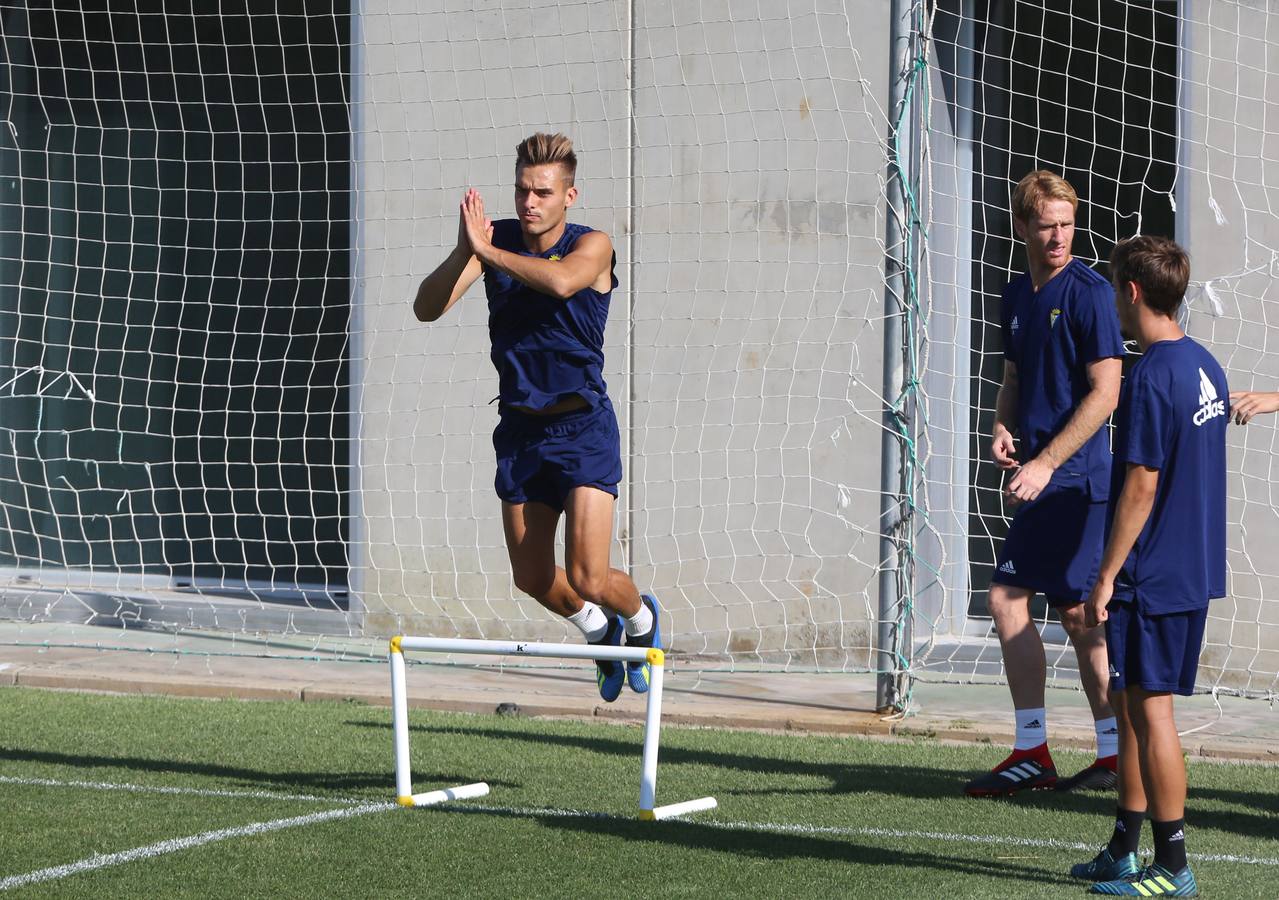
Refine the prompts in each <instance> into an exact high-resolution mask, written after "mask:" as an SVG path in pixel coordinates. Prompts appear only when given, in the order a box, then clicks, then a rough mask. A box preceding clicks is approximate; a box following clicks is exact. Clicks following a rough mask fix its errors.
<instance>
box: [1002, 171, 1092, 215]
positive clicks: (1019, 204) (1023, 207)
mask: <svg viewBox="0 0 1279 900" xmlns="http://www.w3.org/2000/svg"><path fill="white" fill-rule="evenodd" d="M1049 200H1065V201H1066V202H1068V203H1069V204H1070V206H1071V208H1072V209H1076V210H1077V209H1079V195H1078V194H1076V193H1075V189H1074V188H1073V187H1071V186H1070V182H1069V181H1067V180H1066V179H1064V178H1062V177H1061V176H1060V175H1058V174H1057V173H1056V172H1049V171H1048V170H1047V169H1036V170H1035V171H1034V172H1031V173H1030V174H1029V175H1027V176H1026V177H1025V178H1023V179H1022V180H1021V181H1019V182H1017V187H1016V188H1014V189H1013V202H1012V213H1013V218H1014V219H1017V220H1018V221H1019V222H1029V221H1030V220H1031V219H1033V218H1034V217H1035V216H1037V215H1039V210H1040V208H1041V207H1042V206H1043V205H1044V203H1045V202H1047V201H1049Z"/></svg>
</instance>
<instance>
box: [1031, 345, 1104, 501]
mask: <svg viewBox="0 0 1279 900" xmlns="http://www.w3.org/2000/svg"><path fill="white" fill-rule="evenodd" d="M1122 371H1123V363H1122V362H1120V360H1118V359H1116V358H1109V359H1097V360H1093V361H1092V362H1090V363H1089V364H1088V383H1089V385H1090V387H1089V390H1088V393H1087V394H1085V395H1084V398H1083V400H1081V401H1080V402H1079V405H1078V406H1077V407H1075V411H1074V413H1072V414H1071V416H1070V419H1069V420H1068V421H1067V422H1066V425H1065V427H1064V428H1062V430H1061V431H1059V432H1058V433H1057V435H1056V436H1055V437H1054V438H1053V439H1052V440H1051V441H1049V442H1048V445H1047V446H1046V447H1044V449H1042V450H1040V451H1039V455H1038V456H1036V457H1035V458H1034V459H1032V460H1031V461H1030V462H1028V463H1026V464H1025V465H1024V466H1022V467H1021V471H1020V472H1018V473H1017V476H1016V477H1015V478H1013V480H1012V481H1011V482H1010V483H1009V485H1008V490H1009V493H1011V494H1013V495H1014V496H1016V497H1017V498H1018V499H1020V500H1034V499H1035V498H1036V497H1038V496H1039V492H1040V491H1042V490H1043V489H1044V487H1045V486H1046V485H1047V484H1048V482H1049V480H1050V479H1051V478H1052V475H1053V472H1055V471H1056V470H1057V468H1058V466H1060V465H1061V464H1062V463H1064V462H1065V461H1066V460H1068V459H1070V457H1072V456H1074V455H1075V453H1076V451H1078V450H1079V448H1080V447H1082V446H1083V445H1084V443H1085V442H1086V441H1087V440H1088V439H1089V438H1090V437H1092V436H1093V435H1094V434H1096V433H1097V429H1099V428H1101V426H1102V425H1104V424H1106V419H1108V418H1109V417H1110V414H1111V413H1112V412H1114V411H1115V407H1116V406H1117V405H1118V404H1119V380H1120V375H1121V373H1122Z"/></svg>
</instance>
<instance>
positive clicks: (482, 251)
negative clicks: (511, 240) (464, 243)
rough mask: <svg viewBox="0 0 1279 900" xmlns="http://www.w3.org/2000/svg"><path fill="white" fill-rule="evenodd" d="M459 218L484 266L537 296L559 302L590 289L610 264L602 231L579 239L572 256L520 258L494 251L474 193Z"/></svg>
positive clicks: (610, 248)
mask: <svg viewBox="0 0 1279 900" xmlns="http://www.w3.org/2000/svg"><path fill="white" fill-rule="evenodd" d="M462 218H463V222H464V223H465V228H466V233H467V237H468V238H469V239H470V243H471V247H472V248H473V249H474V251H475V255H476V256H477V257H478V258H479V259H480V260H481V261H482V262H483V263H484V264H485V265H489V266H492V267H493V268H495V269H498V270H499V271H502V272H505V273H506V274H507V275H510V276H511V277H512V278H514V279H515V280H516V281H519V282H522V283H523V284H526V285H528V286H529V287H531V288H532V289H533V290H535V291H537V292H538V293H541V294H549V295H550V296H552V297H559V298H560V299H561V300H564V299H567V298H569V297H572V296H573V295H574V294H576V293H577V292H578V291H580V290H582V289H583V288H586V287H590V286H591V285H592V284H594V283H595V281H596V280H597V279H598V278H599V277H600V276H601V275H602V274H603V273H604V272H605V271H607V270H608V267H609V266H610V265H611V264H612V261H613V244H612V242H611V241H610V240H609V239H608V235H606V234H604V232H602V231H591V232H587V233H586V234H584V235H582V236H581V237H580V238H578V239H577V243H576V244H574V245H573V252H572V253H570V254H568V255H567V256H565V257H564V258H563V259H558V260H549V259H541V258H540V257H535V256H522V255H520V254H519V253H511V252H509V251H506V250H502V249H499V248H497V247H494V246H493V240H492V236H493V228H492V226H491V225H489V226H488V229H487V234H486V233H485V228H484V223H486V222H488V219H486V218H485V216H484V200H483V199H482V198H481V197H480V195H479V194H477V193H474V192H472V193H471V194H468V195H467V198H466V202H465V203H464V204H463V211H462Z"/></svg>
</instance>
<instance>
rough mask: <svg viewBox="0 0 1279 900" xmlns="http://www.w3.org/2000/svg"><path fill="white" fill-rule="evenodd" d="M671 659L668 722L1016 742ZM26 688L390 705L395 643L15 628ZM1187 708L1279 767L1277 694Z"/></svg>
mask: <svg viewBox="0 0 1279 900" xmlns="http://www.w3.org/2000/svg"><path fill="white" fill-rule="evenodd" d="M406 658H408V659H409V661H410V663H411V665H410V667H409V670H408V697H409V703H410V705H411V706H413V707H421V708H430V709H439V710H451V711H460V712H469V713H479V714H494V713H495V712H496V710H497V708H498V706H499V705H502V704H514V706H515V707H516V708H517V712H518V714H522V715H530V716H556V717H571V718H582V719H590V718H596V719H610V720H618V721H635V722H639V721H642V720H643V716H644V708H645V701H644V698H643V697H640V696H638V695H634V694H631V693H630V691H629V690H626V691H624V692H623V695H622V697H621V698H620V699H619V700H618V701H617V702H616V703H611V704H610V703H604V702H603V701H602V700H600V698H599V695H598V694H597V693H596V689H595V678H594V670H593V667H592V666H591V665H590V664H589V663H586V664H578V663H571V662H568V661H566V662H565V664H563V665H559V664H555V663H551V664H542V665H531V664H527V663H525V661H524V660H520V661H519V663H520V664H512V663H511V662H510V661H509V659H508V660H502V659H500V658H489V657H467V658H466V659H467V662H466V664H460V663H451V662H447V661H445V662H439V661H436V662H426V661H424V660H426V659H428V658H429V655H427V654H407V655H406ZM437 659H438V658H437ZM667 661H668V665H667V675H666V689H665V697H664V702H663V709H662V721H663V723H666V724H676V725H692V726H706V727H725V728H748V729H767V730H784V731H791V732H802V733H829V734H857V735H870V736H879V737H884V738H892V737H897V738H911V739H917V740H918V739H929V740H946V741H971V742H989V743H991V744H992V745H994V749H993V750H992V755H1000V754H1002V752H1003V751H1004V750H1005V748H1006V746H1007V745H1008V744H1009V743H1010V741H1011V736H1012V711H1011V703H1010V701H1009V698H1008V691H1007V688H1006V687H1004V686H1003V685H1000V684H992V683H958V680H957V681H956V683H943V682H940V681H934V682H919V683H916V686H915V689H914V693H913V696H912V701H913V703H912V711H911V714H910V715H907V716H905V717H900V716H886V715H880V714H878V713H876V712H875V679H874V676H873V675H869V674H861V673H830V674H819V673H811V672H780V671H768V672H764V671H752V670H747V669H738V670H735V671H726V670H714V671H711V670H704V669H703V670H699V669H697V668H695V667H694V666H692V665H690V664H688V663H682V662H681V660H680V658H679V655H678V653H672V654H669V655H668V656H667ZM539 662H541V661H539ZM476 663H479V664H478V665H476ZM929 677H936V676H929ZM14 685H16V686H19V687H31V688H54V689H66V690H83V691H107V692H113V693H122V694H167V695H178V696H186V697H237V698H244V699H254V700H292V701H304V702H305V701H317V700H330V701H332V700H356V701H361V702H365V703H370V704H374V705H383V706H388V705H389V703H390V673H389V666H388V664H387V658H386V642H385V641H380V640H371V639H363V638H352V639H348V640H332V639H329V640H326V641H323V642H319V641H309V640H308V639H306V638H304V637H301V636H295V637H294V638H292V639H287V640H286V639H279V638H276V639H272V640H271V641H270V642H265V641H257V640H253V639H249V638H244V637H239V638H234V637H229V636H226V635H216V634H206V633H183V634H176V635H175V634H173V633H169V632H159V631H147V630H143V629H119V628H101V627H91V626H73V625H66V624H48V625H38V624H35V625H33V624H24V623H14V622H0V686H14ZM0 702H2V701H0ZM1177 704H1178V712H1177V721H1178V725H1179V727H1180V729H1181V730H1182V732H1183V739H1182V740H1183V745H1184V747H1185V749H1186V752H1188V753H1190V754H1192V755H1196V756H1201V757H1217V758H1223V759H1240V760H1259V761H1270V762H1279V712H1277V711H1276V710H1275V709H1274V708H1273V707H1272V706H1271V705H1270V703H1268V702H1266V701H1264V700H1245V699H1240V698H1237V697H1228V696H1221V697H1217V698H1214V697H1211V696H1208V695H1201V696H1196V697H1191V698H1178V701H1177ZM1048 721H1049V732H1050V739H1051V741H1052V744H1053V746H1054V747H1075V748H1078V749H1085V750H1086V749H1091V748H1092V747H1093V729H1092V721H1091V716H1090V715H1089V712H1088V707H1087V703H1086V702H1085V699H1084V696H1083V693H1082V692H1081V691H1079V690H1078V689H1070V688H1066V687H1062V688H1058V689H1053V690H1050V691H1049V693H1048ZM995 750H997V751H998V753H996V752H995ZM994 761H997V760H992V764H993V762H994Z"/></svg>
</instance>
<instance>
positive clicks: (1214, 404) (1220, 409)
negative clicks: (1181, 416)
mask: <svg viewBox="0 0 1279 900" xmlns="http://www.w3.org/2000/svg"><path fill="white" fill-rule="evenodd" d="M1225 414H1226V401H1225V400H1221V399H1218V397H1217V389H1216V388H1215V387H1213V386H1212V381H1211V380H1210V379H1209V378H1208V375H1207V374H1206V373H1205V372H1204V370H1203V369H1200V370H1199V411H1198V412H1196V413H1195V419H1194V422H1195V425H1202V424H1203V423H1204V422H1207V421H1208V420H1209V419H1215V418H1216V417H1217V416H1224V415H1225Z"/></svg>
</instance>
